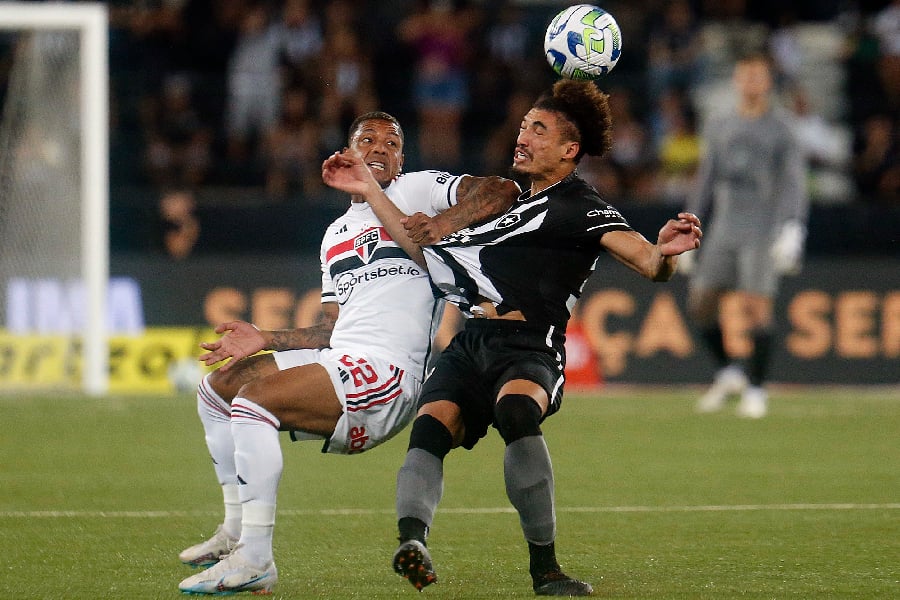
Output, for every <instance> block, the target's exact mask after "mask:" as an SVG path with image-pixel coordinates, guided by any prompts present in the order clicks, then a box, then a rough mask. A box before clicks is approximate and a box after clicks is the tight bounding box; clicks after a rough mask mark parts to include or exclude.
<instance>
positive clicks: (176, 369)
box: [166, 358, 206, 394]
mask: <svg viewBox="0 0 900 600" xmlns="http://www.w3.org/2000/svg"><path fill="white" fill-rule="evenodd" d="M166 374H167V375H168V380H169V385H171V386H172V389H173V390H174V391H176V392H178V393H180V394H184V393H189V392H194V391H196V390H197V386H198V385H199V384H200V380H201V379H203V376H204V375H206V371H205V370H204V369H203V366H202V365H201V364H200V361H198V360H197V359H196V358H180V359H176V360H174V361H172V362H171V363H169V368H168V370H167V373H166Z"/></svg>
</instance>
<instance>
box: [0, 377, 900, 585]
mask: <svg viewBox="0 0 900 600" xmlns="http://www.w3.org/2000/svg"><path fill="white" fill-rule="evenodd" d="M694 392H695V390H690V389H685V388H675V389H673V390H668V391H666V390H661V389H659V388H655V389H653V390H640V389H637V390H631V389H625V388H615V387H611V388H609V389H607V390H603V391H602V392H601V393H599V394H597V395H595V396H593V397H589V396H585V395H576V394H571V395H569V396H568V397H567V399H566V401H565V404H564V407H563V410H562V412H561V413H560V414H558V415H557V416H555V417H553V418H552V419H550V421H549V422H547V423H546V424H545V426H544V432H545V436H546V438H547V441H548V444H549V445H550V448H551V452H552V453H553V459H554V466H555V469H556V489H557V505H558V522H559V536H558V539H557V548H558V554H559V557H560V561H561V562H562V563H563V566H564V567H565V569H566V571H568V572H569V573H571V574H572V575H575V576H577V577H579V578H582V579H585V580H587V581H590V582H591V583H592V584H593V585H594V588H595V592H594V594H595V596H597V597H605V598H639V599H664V598H708V599H722V598H760V599H763V598H766V599H773V598H774V599H783V598H797V599H809V598H860V599H875V598H900V391H898V390H897V389H896V388H894V389H885V388H881V389H873V390H860V389H846V390H827V389H813V390H803V391H801V390H796V389H792V388H787V389H776V391H775V392H774V394H773V398H772V411H771V414H770V416H769V417H767V418H766V419H763V420H761V421H746V420H741V419H738V418H736V417H734V416H733V414H731V413H730V412H725V413H721V414H717V415H704V416H698V415H695V414H693V412H692V404H693V399H694V395H693V394H694ZM0 407H2V413H3V424H4V426H3V433H2V436H0V544H2V559H0V598H3V599H6V598H10V599H12V598H41V599H57V598H66V599H69V598H71V599H88V598H128V599H131V598H138V599H144V598H149V599H153V598H182V597H184V596H181V594H180V593H179V592H178V589H177V585H178V582H179V581H180V580H181V579H182V578H183V577H186V576H187V575H188V574H190V573H191V571H190V569H188V568H187V567H185V566H183V565H181V564H180V563H179V562H178V560H177V558H176V555H177V553H178V552H179V551H180V550H181V549H182V548H184V547H186V546H188V545H190V544H193V543H196V542H197V541H199V540H201V539H202V538H203V536H205V535H208V534H209V533H211V532H212V530H213V529H214V528H215V526H216V524H217V523H218V522H219V519H220V511H221V496H220V492H219V489H218V486H217V485H216V482H215V477H214V475H213V471H212V467H211V465H210V464H209V457H208V456H207V454H206V449H205V445H204V442H203V436H202V432H201V428H200V424H199V421H198V419H197V416H196V409H195V402H194V400H193V399H192V398H189V397H186V396H181V397H115V398H105V399H86V398H82V397H65V398H50V397H11V396H0ZM406 441H407V440H406V434H402V435H401V436H400V437H399V438H397V439H395V440H394V441H392V442H391V443H389V444H387V445H385V446H384V447H382V448H379V449H378V450H375V451H373V452H370V453H368V454H364V455H360V456H355V457H340V456H330V455H322V454H321V453H320V452H319V445H318V444H316V443H303V444H292V443H291V442H289V441H288V440H287V439H285V440H284V442H283V445H284V447H285V472H284V477H283V479H282V485H281V490H280V493H279V506H278V510H279V517H278V522H277V524H276V533H275V538H276V539H275V553H276V561H277V564H278V568H279V583H278V586H277V588H276V593H275V595H274V596H273V598H335V599H344V598H366V599H379V598H423V599H424V598H432V599H435V600H437V599H446V598H459V599H469V598H492V599H496V600H501V599H507V598H531V597H533V593H532V591H531V587H530V579H529V577H528V569H527V551H526V550H525V546H524V543H523V542H522V539H521V533H520V530H519V526H518V518H517V516H516V515H515V514H514V513H513V512H512V511H511V510H510V509H509V504H508V501H507V499H506V496H505V493H504V491H503V480H502V473H501V458H502V444H501V442H500V440H499V437H498V436H497V435H496V433H495V432H493V433H492V434H491V435H490V436H489V437H488V438H487V439H486V440H484V441H483V442H482V443H481V444H479V446H478V447H476V449H475V450H474V451H472V452H465V451H462V450H459V451H455V452H453V453H451V455H450V456H449V457H448V459H447V462H446V486H445V493H444V499H443V502H442V503H441V506H440V509H439V511H438V515H437V517H436V520H435V523H434V528H433V532H432V535H431V537H430V541H429V545H430V547H431V549H432V555H433V558H434V560H435V566H436V568H437V571H438V575H439V578H440V580H439V582H438V584H437V585H434V586H431V587H429V588H428V589H426V590H425V591H424V592H423V593H422V594H421V595H418V594H417V593H416V592H415V590H414V589H413V588H412V587H411V586H410V585H409V584H408V583H406V582H405V581H403V580H402V579H400V578H399V577H397V576H396V575H394V574H393V573H392V571H391V569H390V566H389V563H390V557H391V554H392V552H393V550H394V547H395V539H394V538H395V535H396V534H395V526H394V522H395V518H394V511H393V498H394V478H395V474H396V470H397V468H398V467H399V465H400V463H401V461H402V458H403V454H404V452H405V448H406Z"/></svg>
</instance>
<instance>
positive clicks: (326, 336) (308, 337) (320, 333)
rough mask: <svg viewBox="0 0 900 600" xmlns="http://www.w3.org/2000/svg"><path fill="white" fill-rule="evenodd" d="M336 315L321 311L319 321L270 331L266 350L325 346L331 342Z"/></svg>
mask: <svg viewBox="0 0 900 600" xmlns="http://www.w3.org/2000/svg"><path fill="white" fill-rule="evenodd" d="M335 321H336V315H329V314H328V313H323V315H322V320H321V322H320V323H316V324H315V325H311V326H310V327H302V328H300V329H278V330H275V331H273V332H272V343H271V344H270V347H269V348H268V350H275V351H283V350H298V349H302V348H327V347H328V345H329V344H330V343H331V332H332V331H333V330H334V323H335Z"/></svg>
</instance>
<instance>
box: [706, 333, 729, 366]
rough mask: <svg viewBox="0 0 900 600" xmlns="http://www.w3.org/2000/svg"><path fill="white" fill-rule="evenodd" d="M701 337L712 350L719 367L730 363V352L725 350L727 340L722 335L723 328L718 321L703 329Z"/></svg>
mask: <svg viewBox="0 0 900 600" xmlns="http://www.w3.org/2000/svg"><path fill="white" fill-rule="evenodd" d="M700 339H702V340H703V342H704V343H705V344H706V347H707V348H709V351H710V352H712V355H713V359H715V361H716V365H717V367H718V368H721V367H724V366H726V365H728V362H729V358H728V353H727V352H726V351H725V340H724V338H723V337H722V328H721V327H720V326H719V324H718V323H716V324H715V325H711V326H709V327H705V328H703V329H701V330H700Z"/></svg>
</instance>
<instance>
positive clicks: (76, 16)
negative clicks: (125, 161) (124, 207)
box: [0, 2, 109, 395]
mask: <svg viewBox="0 0 900 600" xmlns="http://www.w3.org/2000/svg"><path fill="white" fill-rule="evenodd" d="M11 30H20V31H23V32H28V31H30V32H35V33H39V32H45V31H46V32H55V31H60V30H63V31H77V32H78V40H79V43H78V48H79V56H80V60H79V67H78V68H79V76H78V84H77V86H76V87H77V90H78V94H79V98H78V116H77V123H78V126H79V128H80V135H79V141H80V143H79V144H78V145H79V152H78V154H79V156H78V157H77V162H78V163H79V171H80V173H79V176H78V179H79V184H78V187H80V190H79V193H78V196H79V197H80V202H81V207H80V257H79V260H80V277H81V280H82V284H83V289H84V303H83V306H84V312H85V314H84V315H83V318H81V319H80V320H79V321H78V322H79V323H81V326H82V330H81V331H82V333H81V352H82V356H81V363H82V372H81V387H82V389H83V390H84V391H86V392H87V393H90V394H93V395H100V394H103V393H105V392H106V391H107V390H108V385H109V376H108V364H109V339H108V331H107V324H106V319H107V288H108V280H109V231H108V227H109V215H108V210H109V208H108V207H109V164H108V161H109V98H108V94H109V68H108V58H107V52H108V17H107V8H106V6H105V4H103V3H100V2H84V3H77V4H76V3H62V2H0V33H7V32H8V31H11ZM14 93H15V90H14V89H12V88H10V90H9V92H8V94H7V95H8V96H11V95H12V94H14ZM8 103H9V99H8V101H7V104H8ZM63 160H65V157H64V158H63ZM0 208H3V206H0ZM0 218H3V214H2V213H0ZM3 244H4V240H2V239H0V252H3ZM6 275H7V274H4V273H0V276H6ZM0 327H2V324H0Z"/></svg>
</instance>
